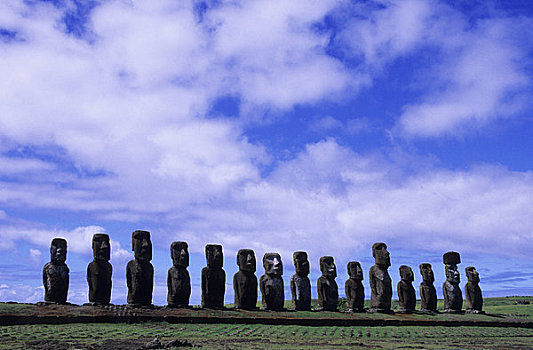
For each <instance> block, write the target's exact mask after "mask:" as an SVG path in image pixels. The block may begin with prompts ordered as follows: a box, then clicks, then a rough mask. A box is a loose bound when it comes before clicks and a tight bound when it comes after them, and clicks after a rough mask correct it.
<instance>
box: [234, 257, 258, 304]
mask: <svg viewBox="0 0 533 350" xmlns="http://www.w3.org/2000/svg"><path fill="white" fill-rule="evenodd" d="M237 265H238V266H239V271H238V272H237V273H236V274H235V275H234V276H233V291H234V292H235V307H236V308H237V309H244V310H254V309H256V308H257V307H256V304H257V277H256V276H255V270H256V261H255V253H254V251H253V250H251V249H241V250H239V252H238V253H237Z"/></svg>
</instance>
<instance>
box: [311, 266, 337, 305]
mask: <svg viewBox="0 0 533 350" xmlns="http://www.w3.org/2000/svg"><path fill="white" fill-rule="evenodd" d="M320 271H321V272H322V276H320V277H319V278H318V280H317V281H316V287H317V290H318V307H317V310H320V311H337V304H338V303H339V288H338V287H337V282H335V278H337V267H336V266H335V262H334V261H333V257H332V256H323V257H321V258H320Z"/></svg>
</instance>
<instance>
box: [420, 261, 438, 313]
mask: <svg viewBox="0 0 533 350" xmlns="http://www.w3.org/2000/svg"><path fill="white" fill-rule="evenodd" d="M419 267H420V274H421V275H422V283H420V299H421V300H420V311H433V312H436V311H437V290H436V289H435V286H434V285H433V282H435V277H434V276H433V270H432V269H431V264H428V263H423V264H420V266H419Z"/></svg>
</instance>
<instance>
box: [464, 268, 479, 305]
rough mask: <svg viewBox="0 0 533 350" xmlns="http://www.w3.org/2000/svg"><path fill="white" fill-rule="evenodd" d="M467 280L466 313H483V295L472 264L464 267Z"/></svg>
mask: <svg viewBox="0 0 533 350" xmlns="http://www.w3.org/2000/svg"><path fill="white" fill-rule="evenodd" d="M465 272H466V277H467V278H468V282H467V283H466V285H465V306H466V307H465V308H466V312H467V313H472V314H480V313H484V312H483V311H482V309H483V296H482V295H481V288H479V273H478V272H477V271H476V268H475V267H474V266H468V267H467V268H466V269H465Z"/></svg>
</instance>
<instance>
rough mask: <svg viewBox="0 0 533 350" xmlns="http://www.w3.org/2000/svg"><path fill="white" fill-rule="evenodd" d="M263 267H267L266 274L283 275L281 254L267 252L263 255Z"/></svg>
mask: <svg viewBox="0 0 533 350" xmlns="http://www.w3.org/2000/svg"><path fill="white" fill-rule="evenodd" d="M263 267H264V268H265V274H267V275H268V276H270V277H280V276H281V275H283V263H282V262H281V255H279V254H278V253H265V255H263Z"/></svg>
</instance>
